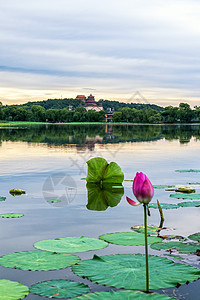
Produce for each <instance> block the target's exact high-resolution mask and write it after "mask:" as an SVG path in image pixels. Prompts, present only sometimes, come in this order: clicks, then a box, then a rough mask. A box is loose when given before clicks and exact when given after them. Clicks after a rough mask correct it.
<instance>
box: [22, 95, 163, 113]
mask: <svg viewBox="0 0 200 300" xmlns="http://www.w3.org/2000/svg"><path fill="white" fill-rule="evenodd" d="M97 102H98V103H102V105H103V108H104V110H106V109H107V108H112V109H114V110H115V111H118V110H119V108H122V107H129V108H135V109H139V110H140V109H143V108H152V109H155V110H157V111H163V110H164V108H163V107H161V106H158V105H156V104H142V103H124V102H119V101H111V100H99V101H97ZM81 103H82V102H81V101H80V100H77V99H72V98H70V99H67V98H65V99H48V100H43V101H35V102H27V103H25V104H21V105H18V106H26V107H29V108H31V106H33V105H41V106H42V107H44V108H45V109H50V108H53V109H62V108H68V106H73V107H74V108H76V107H77V106H79V105H80V104H81Z"/></svg>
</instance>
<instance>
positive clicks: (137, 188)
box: [126, 172, 154, 206]
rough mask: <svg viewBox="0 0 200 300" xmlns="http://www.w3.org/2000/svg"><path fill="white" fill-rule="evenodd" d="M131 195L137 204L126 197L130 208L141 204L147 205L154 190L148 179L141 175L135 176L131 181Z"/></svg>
mask: <svg viewBox="0 0 200 300" xmlns="http://www.w3.org/2000/svg"><path fill="white" fill-rule="evenodd" d="M133 194H134V195H135V197H136V199H137V200H138V201H139V202H135V201H133V200H132V199H130V198H129V197H126V200H127V201H128V203H129V204H130V205H132V206H137V205H140V204H141V203H144V204H148V203H149V202H150V201H151V199H152V198H153V195H154V188H153V185H152V184H151V181H150V180H149V178H148V177H147V176H146V175H145V174H143V173H142V172H141V173H138V172H137V174H136V176H135V178H134V180H133Z"/></svg>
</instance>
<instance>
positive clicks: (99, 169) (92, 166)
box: [86, 157, 124, 184]
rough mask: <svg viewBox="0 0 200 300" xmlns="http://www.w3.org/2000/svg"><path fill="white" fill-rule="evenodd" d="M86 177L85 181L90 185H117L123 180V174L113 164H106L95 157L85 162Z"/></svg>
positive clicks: (100, 158)
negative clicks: (86, 165)
mask: <svg viewBox="0 0 200 300" xmlns="http://www.w3.org/2000/svg"><path fill="white" fill-rule="evenodd" d="M87 164H88V175H87V177H86V181H87V182H90V183H100V184H104V183H113V184H115V183H118V184H121V183H122V182H123V180H124V174H123V172H122V170H121V168H120V167H119V165H118V164H117V163H115V162H111V163H110V164H108V162H107V161H106V160H105V159H104V158H102V157H95V158H92V159H90V160H88V161H87Z"/></svg>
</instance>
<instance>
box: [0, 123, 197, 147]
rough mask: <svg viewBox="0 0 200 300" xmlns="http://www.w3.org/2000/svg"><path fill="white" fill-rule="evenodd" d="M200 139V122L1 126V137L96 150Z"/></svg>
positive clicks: (187, 141) (183, 142) (0, 138)
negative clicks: (100, 147)
mask: <svg viewBox="0 0 200 300" xmlns="http://www.w3.org/2000/svg"><path fill="white" fill-rule="evenodd" d="M193 137H195V138H196V139H197V140H199V139H200V126H199V125H112V124H111V125H110V124H109V125H81V126H78V125H46V126H40V125H37V126H34V127H29V128H24V129H23V128H21V129H14V128H13V129H0V143H2V141H21V142H27V143H40V144H41V143H42V144H47V145H48V146H65V147H66V146H67V147H69V146H70V147H76V148H77V150H78V151H85V150H86V149H89V150H90V151H93V150H94V148H95V145H96V144H108V143H109V144H110V143H112V144H117V143H125V142H143V141H155V140H161V139H164V138H165V139H166V140H169V141H170V140H179V142H180V143H181V144H186V143H189V142H190V140H191V139H192V138H193Z"/></svg>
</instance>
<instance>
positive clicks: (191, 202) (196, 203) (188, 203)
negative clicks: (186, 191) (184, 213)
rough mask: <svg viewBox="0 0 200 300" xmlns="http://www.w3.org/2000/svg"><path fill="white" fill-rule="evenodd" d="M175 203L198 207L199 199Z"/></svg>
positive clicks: (199, 204) (182, 205)
mask: <svg viewBox="0 0 200 300" xmlns="http://www.w3.org/2000/svg"><path fill="white" fill-rule="evenodd" d="M177 205H178V206H181V207H198V206H200V201H190V202H180V203H178V204H177Z"/></svg>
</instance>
